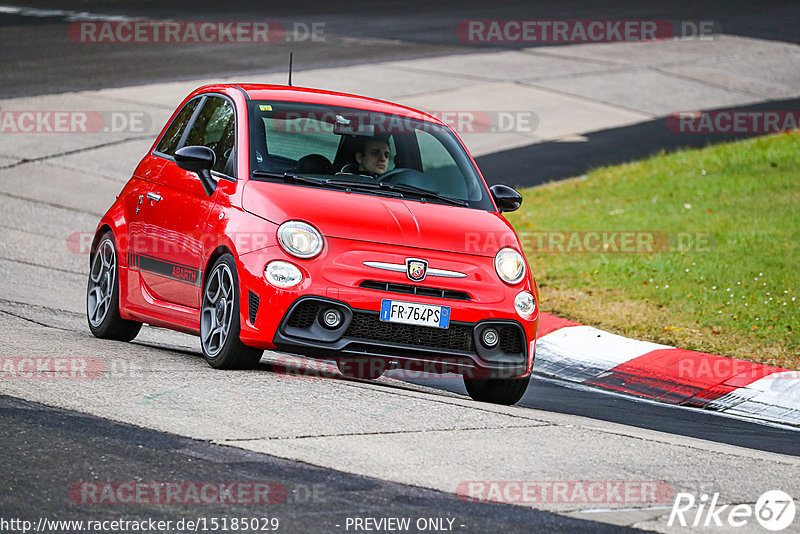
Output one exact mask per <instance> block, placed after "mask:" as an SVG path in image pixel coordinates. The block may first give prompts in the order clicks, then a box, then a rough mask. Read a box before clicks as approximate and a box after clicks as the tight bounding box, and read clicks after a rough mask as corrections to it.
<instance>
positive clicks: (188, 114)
mask: <svg viewBox="0 0 800 534" xmlns="http://www.w3.org/2000/svg"><path fill="white" fill-rule="evenodd" d="M199 103H200V99H199V98H195V99H194V100H192V101H190V102H188V103H187V104H186V105H185V106H183V109H181V110H180V112H178V114H177V115H176V116H175V120H173V121H172V124H170V125H169V128H167V131H166V132H165V133H164V137H162V138H161V142H160V143H158V147H157V148H156V150H158V151H159V152H163V153H164V154H169V155H170V156H172V155H174V154H175V151H176V150H178V143H179V142H180V140H181V136H182V135H183V131H184V129H185V127H186V123H187V122H189V119H191V118H192V113H194V110H195V108H197V104H199Z"/></svg>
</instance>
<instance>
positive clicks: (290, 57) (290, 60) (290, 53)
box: [289, 52, 292, 87]
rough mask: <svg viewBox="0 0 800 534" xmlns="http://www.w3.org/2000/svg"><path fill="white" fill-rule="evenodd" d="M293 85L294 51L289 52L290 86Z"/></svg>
mask: <svg viewBox="0 0 800 534" xmlns="http://www.w3.org/2000/svg"><path fill="white" fill-rule="evenodd" d="M291 86H292V52H289V87H291Z"/></svg>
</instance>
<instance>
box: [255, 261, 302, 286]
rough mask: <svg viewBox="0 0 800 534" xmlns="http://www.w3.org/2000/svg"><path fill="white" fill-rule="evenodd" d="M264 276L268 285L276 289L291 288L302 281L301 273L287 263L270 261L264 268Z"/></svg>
mask: <svg viewBox="0 0 800 534" xmlns="http://www.w3.org/2000/svg"><path fill="white" fill-rule="evenodd" d="M264 276H266V277H267V280H268V281H269V283H270V284H272V285H274V286H278V287H293V286H296V285H297V284H299V283H300V282H302V281H303V273H301V272H300V269H298V268H297V267H296V266H295V265H292V264H291V263H289V262H288V261H280V260H278V261H272V262H269V263H268V264H267V266H266V267H264Z"/></svg>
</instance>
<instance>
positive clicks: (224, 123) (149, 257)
mask: <svg viewBox="0 0 800 534" xmlns="http://www.w3.org/2000/svg"><path fill="white" fill-rule="evenodd" d="M235 122H236V121H235V114H234V107H233V103H232V102H230V101H229V100H228V99H227V98H226V97H223V96H221V95H207V96H204V97H201V98H200V99H199V101H198V103H197V105H196V106H195V109H194V110H193V112H192V117H191V119H190V121H189V124H188V128H186V129H185V131H184V132H183V133H182V135H181V138H180V140H179V141H178V142H177V143H173V144H172V145H169V146H167V145H165V146H164V147H163V148H164V151H163V152H160V151H159V155H161V156H163V157H165V158H166V159H167V160H168V161H167V162H166V163H165V165H164V167H163V168H162V170H161V173H160V174H159V175H158V177H157V179H156V180H155V181H154V183H153V185H152V187H151V189H150V191H148V193H147V198H146V199H145V202H144V207H143V209H142V228H143V232H142V233H143V235H142V237H141V242H142V243H143V244H144V245H145V246H144V247H143V248H144V249H145V250H142V251H140V255H139V258H138V267H139V271H140V273H141V277H142V281H143V285H144V287H145V289H146V290H147V291H148V292H149V293H150V294H151V295H152V297H154V298H155V299H157V301H155V302H154V303H155V304H157V305H158V304H161V305H166V304H167V303H172V304H178V305H182V306H186V307H190V308H199V307H200V299H201V288H202V283H203V280H202V272H203V267H204V266H203V258H204V244H205V242H206V231H207V220H208V215H209V213H210V211H211V207H212V206H213V205H214V202H215V196H216V195H211V196H209V195H208V194H207V193H206V192H205V189H204V188H203V185H202V183H201V182H200V179H199V178H198V177H197V175H196V174H195V173H193V172H189V171H185V170H183V169H181V168H180V167H178V166H177V165H176V164H175V161H174V158H173V155H174V153H175V151H176V150H178V149H180V148H181V147H184V146H195V145H200V146H207V147H209V148H211V149H212V150H213V151H214V154H215V155H216V160H215V164H214V166H213V167H212V175H214V174H216V175H217V177H218V175H219V174H225V173H232V172H233V171H231V170H230V169H232V168H233V166H232V165H233V164H232V163H230V162H231V161H232V159H233V154H232V152H233V147H234V142H235V132H236V125H235ZM165 137H166V135H165ZM159 147H161V144H160V145H159ZM229 163H230V165H229ZM158 301H161V302H158Z"/></svg>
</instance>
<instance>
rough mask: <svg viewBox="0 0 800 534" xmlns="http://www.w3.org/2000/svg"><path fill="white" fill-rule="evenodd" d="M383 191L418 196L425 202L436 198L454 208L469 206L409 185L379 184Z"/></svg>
mask: <svg viewBox="0 0 800 534" xmlns="http://www.w3.org/2000/svg"><path fill="white" fill-rule="evenodd" d="M378 185H379V186H380V187H381V188H382V189H388V190H389V191H397V192H400V193H411V194H414V195H418V196H419V197H420V198H422V199H423V200H426V199H428V198H434V199H436V200H441V201H442V202H447V203H449V204H453V205H454V206H469V204H467V203H466V202H465V201H463V200H459V199H457V198H450V197H446V196H444V195H440V194H439V193H437V192H436V191H431V190H430V189H425V188H423V187H417V186H415V185H408V184H389V183H385V182H379V184H378Z"/></svg>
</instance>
